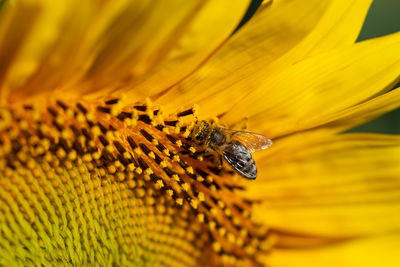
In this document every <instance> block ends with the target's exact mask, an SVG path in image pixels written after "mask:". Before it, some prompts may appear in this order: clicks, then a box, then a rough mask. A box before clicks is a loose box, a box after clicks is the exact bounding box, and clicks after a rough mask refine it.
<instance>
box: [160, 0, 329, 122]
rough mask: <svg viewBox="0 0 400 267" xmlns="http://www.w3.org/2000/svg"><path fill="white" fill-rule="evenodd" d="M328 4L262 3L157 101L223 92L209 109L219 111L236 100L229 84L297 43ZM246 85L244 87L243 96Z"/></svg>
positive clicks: (176, 101)
mask: <svg viewBox="0 0 400 267" xmlns="http://www.w3.org/2000/svg"><path fill="white" fill-rule="evenodd" d="M328 4H329V1H316V0H310V1H308V2H307V3H304V1H302V0H295V1H279V2H278V3H276V4H275V3H273V4H272V5H271V6H270V7H268V8H267V7H265V6H262V7H261V8H260V10H259V11H258V12H257V13H256V14H255V16H254V17H253V18H252V19H251V20H250V21H249V22H248V23H247V24H246V25H245V26H243V27H242V28H241V29H240V30H239V31H238V32H237V33H236V34H235V35H234V36H233V37H232V38H231V39H230V40H229V41H228V42H227V43H226V44H225V45H224V46H223V47H222V48H221V49H220V50H219V51H218V52H217V53H216V54H215V55H213V56H212V57H211V58H210V59H209V60H208V61H207V62H206V64H205V65H204V66H203V67H201V68H200V69H199V70H197V71H196V72H195V73H194V74H193V75H191V76H189V78H188V79H185V80H184V81H183V82H181V83H179V84H178V85H177V86H175V87H174V88H172V89H171V90H169V91H168V92H166V94H165V95H162V96H161V97H160V98H158V99H157V101H158V102H159V103H167V104H170V106H171V107H176V106H180V105H183V104H186V103H188V102H190V101H192V100H193V99H196V100H200V101H204V102H206V101H209V100H210V98H214V97H213V95H214V94H215V93H218V92H220V91H223V93H224V94H225V96H223V99H222V101H221V104H222V106H219V105H213V106H219V109H218V110H216V112H210V113H211V114H213V115H216V114H218V113H222V112H223V111H224V110H226V109H227V108H228V107H229V106H231V105H232V103H236V102H237V101H238V98H237V97H236V95H234V96H230V95H229V93H227V92H228V91H229V92H230V90H231V87H230V86H231V85H232V84H233V83H236V82H237V80H240V79H241V78H242V77H243V76H245V75H247V74H248V73H252V72H254V69H257V70H259V69H260V68H263V69H265V68H266V67H267V65H268V64H270V63H271V62H273V61H274V60H276V59H277V58H279V57H281V56H282V55H283V54H285V53H286V52H287V51H289V50H290V49H291V48H293V47H294V46H295V45H296V44H298V43H299V42H300V41H301V40H302V39H303V38H304V37H305V36H306V35H307V34H308V33H310V32H311V30H312V29H313V28H314V27H315V25H316V24H317V22H318V20H319V19H320V18H321V16H322V14H323V13H324V10H325V9H326V6H327V5H328ZM277 44H279V45H277ZM248 87H249V86H248ZM248 87H243V88H245V89H244V90H241V94H242V95H243V94H245V93H246V92H247V88H248ZM211 102H212V103H213V104H214V101H211ZM227 103H229V106H228V105H227ZM218 104H219V103H218ZM167 108H168V107H167ZM207 112H209V110H207Z"/></svg>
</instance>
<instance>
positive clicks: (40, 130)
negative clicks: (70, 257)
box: [0, 99, 267, 266]
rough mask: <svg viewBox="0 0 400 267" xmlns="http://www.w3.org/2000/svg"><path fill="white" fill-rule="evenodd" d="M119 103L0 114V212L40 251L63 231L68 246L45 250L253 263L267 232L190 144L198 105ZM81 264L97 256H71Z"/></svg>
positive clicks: (231, 177) (205, 154) (229, 182)
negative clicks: (167, 109) (29, 233)
mask: <svg viewBox="0 0 400 267" xmlns="http://www.w3.org/2000/svg"><path fill="white" fill-rule="evenodd" d="M120 102H122V101H120V100H119V99H107V100H102V101H92V102H89V101H85V102H83V101H82V102H77V103H73V104H72V103H64V102H62V101H61V100H57V101H55V102H54V103H42V104H41V105H40V107H39V106H30V105H25V106H21V107H12V108H5V109H3V110H2V111H1V120H0V156H1V157H0V167H1V168H0V169H1V170H2V171H1V172H2V175H3V176H5V177H8V179H2V182H1V184H0V188H1V190H2V191H6V192H5V194H3V195H4V196H9V198H7V197H3V198H1V199H0V200H1V201H2V203H1V204H0V206H1V207H2V209H3V211H4V212H5V213H4V214H6V213H7V212H8V213H10V212H11V214H12V215H10V216H11V217H12V218H14V220H17V224H19V225H23V224H27V225H29V228H32V230H33V232H36V233H39V232H41V231H42V232H43V231H44V232H46V233H47V236H48V237H47V239H46V237H37V238H38V239H40V240H42V241H40V242H39V243H41V244H42V245H43V247H46V246H47V245H49V244H50V243H51V240H48V239H49V238H50V239H51V238H52V237H51V236H52V235H55V236H56V235H57V233H55V232H54V231H61V232H62V230H60V229H65V228H68V229H69V230H68V231H69V232H68V231H67V230H66V231H67V232H65V233H64V235H66V236H68V235H70V236H69V237H68V238H69V239H68V238H67V239H63V238H61V237H62V236H63V235H62V234H61V235H60V238H59V239H57V238H55V239H56V241H55V242H56V243H57V242H58V243H63V245H61V244H58V245H57V244H52V245H51V246H53V247H58V248H60V249H61V248H64V249H66V248H70V249H71V245H70V244H68V242H67V241H68V240H69V241H70V242H72V243H71V244H73V247H74V249H76V247H77V246H78V247H80V248H82V251H83V253H84V254H85V253H87V251H90V249H92V248H90V247H91V246H92V247H93V244H95V245H96V246H95V247H96V248H97V247H98V248H99V249H100V247H101V246H102V245H101V244H103V246H104V247H107V246H106V245H104V244H106V243H107V241H106V240H110V239H112V240H116V241H117V243H118V248H115V247H113V248H111V247H108V249H109V250H110V251H111V254H118V255H119V256H118V260H116V259H114V261H117V262H119V263H120V264H123V263H124V261H134V262H135V261H136V262H140V261H141V262H148V261H151V262H153V263H154V264H155V263H160V264H161V265H173V266H175V265H176V264H179V265H183V266H188V265H194V264H197V263H199V262H203V263H204V264H207V262H208V261H209V260H213V261H214V262H217V263H218V262H219V263H223V264H232V265H240V264H244V263H250V264H256V263H257V259H255V258H254V254H255V253H256V252H257V251H260V250H262V249H264V248H262V243H263V242H264V241H265V240H266V238H267V230H266V229H264V228H262V227H260V226H258V225H256V224H254V223H253V222H252V221H251V219H250V213H251V206H252V202H251V201H249V200H246V199H243V198H241V197H239V196H238V195H237V193H236V192H237V191H240V190H243V189H244V186H245V184H244V183H245V182H247V181H243V179H242V178H241V177H239V176H237V175H235V174H234V172H233V171H232V170H231V169H229V168H228V167H222V166H219V164H218V163H217V162H216V160H215V157H217V155H216V154H215V153H210V151H208V150H205V149H203V148H201V147H198V146H196V143H195V142H193V141H192V140H191V133H192V131H193V128H194V125H195V123H196V121H197V108H196V107H192V108H188V109H183V110H180V111H178V112H176V113H175V114H169V115H165V114H163V111H162V108H161V107H157V106H155V105H153V104H152V103H150V101H146V102H145V103H137V104H135V105H133V106H124V105H123V104H121V103H120ZM211 152H212V151H211ZM6 211H7V212H6ZM18 214H20V215H21V217H18V216H19V215H18ZM55 226H57V227H56V228H57V229H58V230H54V229H55ZM71 229H72V230H71ZM74 229H75V230H76V231H75V230H74ZM101 229H104V233H109V237H108V238H106V237H105V236H102V230H101ZM68 233H69V234H68ZM104 233H103V234H104ZM24 238H27V237H26V236H25V237H24ZM24 238H21V241H20V244H23V242H25V241H23V239H24ZM3 239H4V237H3ZM5 239H7V238H5ZM46 240H47V241H48V242H47V243H46ZM10 242H11V241H10ZM91 243H92V245H90V244H91ZM107 244H108V245H109V246H111V245H110V244H109V243H107ZM14 245H15V242H14ZM85 248H87V249H85ZM61 250H62V249H61ZM61 250H60V251H61ZM66 251H68V249H66ZM85 251H86V252H85ZM96 251H97V250H96ZM119 252H122V253H119ZM71 253H72V252H71ZM96 253H97V252H96ZM61 254H62V252H59V253H58V254H57V253H56V254H54V255H52V256H48V255H47V258H48V257H53V258H52V259H53V260H54V259H56V260H59V259H62V258H63V257H64V256H62V255H61ZM120 254H124V255H125V256H121V255H120ZM104 255H109V254H107V253H105V254H104ZM82 257H97V256H94V255H91V256H90V255H89V254H88V255H86V256H82V255H80V256H79V257H78V259H77V262H80V261H81V260H82ZM105 257H106V256H105ZM106 258H107V257H106ZM153 258H154V259H153ZM153 260H154V261H153ZM87 261H88V262H90V261H91V259H87ZM94 261H96V259H94ZM97 261H100V260H99V259H97Z"/></svg>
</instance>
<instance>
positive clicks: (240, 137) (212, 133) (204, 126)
mask: <svg viewBox="0 0 400 267" xmlns="http://www.w3.org/2000/svg"><path fill="white" fill-rule="evenodd" d="M192 139H193V140H194V141H195V142H196V143H197V145H199V146H203V147H205V148H206V149H211V150H213V151H215V152H217V153H218V154H219V155H222V156H223V157H224V159H225V160H226V162H227V163H228V164H229V165H230V166H231V167H232V168H233V169H234V170H235V171H237V172H238V173H239V174H241V175H242V176H243V177H245V178H247V179H251V180H254V179H256V177H257V167H256V164H255V161H254V159H253V157H252V155H251V152H254V151H257V150H262V149H266V148H268V147H269V146H270V145H271V144H272V141H271V140H270V139H268V138H267V137H265V136H263V135H259V134H255V133H250V132H243V131H235V130H230V129H227V128H224V127H222V126H219V125H214V124H210V123H209V122H207V121H199V122H197V124H196V126H195V127H194V129H193V131H192Z"/></svg>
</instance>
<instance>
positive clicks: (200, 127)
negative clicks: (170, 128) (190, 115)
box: [192, 120, 210, 141]
mask: <svg viewBox="0 0 400 267" xmlns="http://www.w3.org/2000/svg"><path fill="white" fill-rule="evenodd" d="M209 129H210V124H209V123H208V122H206V121H204V120H203V121H199V122H197V123H196V126H195V127H194V129H193V131H192V135H193V139H195V140H196V141H202V140H204V139H205V138H206V137H207V135H208V132H209Z"/></svg>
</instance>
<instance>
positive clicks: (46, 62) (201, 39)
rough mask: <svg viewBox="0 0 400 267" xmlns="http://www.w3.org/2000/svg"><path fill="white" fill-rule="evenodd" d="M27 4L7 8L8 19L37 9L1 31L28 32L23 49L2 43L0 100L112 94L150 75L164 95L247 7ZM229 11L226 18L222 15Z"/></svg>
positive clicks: (236, 4)
mask: <svg viewBox="0 0 400 267" xmlns="http://www.w3.org/2000/svg"><path fill="white" fill-rule="evenodd" d="M30 2H31V1H21V2H18V3H20V6H19V5H9V6H8V10H6V11H7V12H8V13H10V14H12V12H13V10H16V9H21V6H22V7H25V6H31V5H33V6H34V7H35V8H37V9H38V10H39V11H40V12H39V16H36V17H35V18H34V19H31V20H29V19H26V20H21V19H20V17H21V16H20V14H19V15H18V14H15V15H14V17H13V18H14V22H13V23H6V24H7V25H5V26H4V27H5V28H8V29H14V28H15V29H16V30H17V29H20V28H23V29H25V28H27V26H28V25H32V27H33V28H32V30H31V31H29V32H28V33H29V34H26V37H25V39H24V40H23V45H22V46H21V47H19V46H20V45H21V44H20V43H8V46H14V47H15V49H14V50H15V53H13V55H14V57H13V60H12V65H9V66H7V74H8V75H7V77H6V78H5V79H4V85H3V87H4V88H6V89H3V91H4V90H6V92H3V94H4V95H10V93H9V92H12V93H13V94H12V95H10V97H9V99H12V100H16V98H17V97H26V96H28V95H34V94H37V93H40V92H47V91H52V90H54V89H55V88H58V89H64V90H68V93H75V94H78V95H82V94H83V93H85V92H92V91H94V90H99V89H102V90H106V91H111V90H115V88H117V87H120V86H122V85H129V84H136V83H140V82H143V80H145V79H147V78H149V76H151V77H153V76H154V77H153V78H152V79H153V83H154V80H155V81H157V84H159V85H157V86H158V87H157V86H156V87H155V88H154V89H153V87H152V90H153V92H156V91H157V90H161V89H164V86H169V85H170V84H171V83H174V82H175V80H176V79H179V78H181V76H184V75H186V72H189V71H191V70H192V69H193V68H195V67H196V66H197V65H198V64H200V62H202V61H203V60H204V59H205V58H206V57H207V56H208V55H209V54H210V53H212V51H214V50H215V48H216V47H218V46H219V45H220V44H221V43H222V42H223V41H224V40H225V39H226V38H227V37H228V36H229V34H231V32H232V31H233V29H234V28H235V27H236V25H237V24H238V22H239V21H240V19H241V18H242V16H243V14H244V13H245V11H246V8H247V6H248V1H230V2H226V1H209V2H204V1H190V2H187V1H183V0H176V1H168V2H164V1H161V2H156V3H154V2H149V1H134V2H132V1H123V0H121V1H111V2H107V3H98V2H97V1H85V2H84V3H82V2H80V1H61V2H60V1H58V2H57V4H54V1H41V2H39V3H35V4H31V3H30ZM228 8H229V10H230V12H229V14H228V15H225V16H221V15H220V14H221V13H223V12H225V11H226V10H227V9H228ZM172 14H173V15H172ZM71 18H74V19H73V20H71ZM0 23H1V24H5V22H4V21H3V20H2V21H1V22H0ZM210 24H213V27H212V29H210V28H211V27H210ZM214 24H215V25H214ZM18 25H20V26H21V27H19V28H18V27H16V26H18ZM43 29H46V30H43ZM127 33H129V34H127ZM14 34H15V36H19V35H20V34H19V33H18V32H14ZM23 36H25V35H23ZM17 41H18V40H16V42H17ZM21 42H22V41H21ZM0 50H1V48H0ZM177 68H178V69H181V71H177ZM157 73H161V74H157ZM171 73H172V74H171ZM160 77H162V78H163V83H160V82H159V79H160ZM164 78H165V79H164ZM77 84H78V85H79V86H76V85H77ZM71 88H72V89H71ZM103 93H104V92H103ZM147 94H148V92H147Z"/></svg>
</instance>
